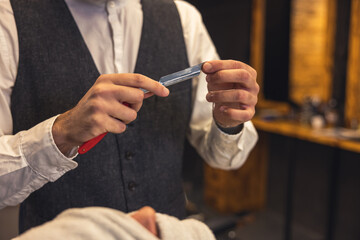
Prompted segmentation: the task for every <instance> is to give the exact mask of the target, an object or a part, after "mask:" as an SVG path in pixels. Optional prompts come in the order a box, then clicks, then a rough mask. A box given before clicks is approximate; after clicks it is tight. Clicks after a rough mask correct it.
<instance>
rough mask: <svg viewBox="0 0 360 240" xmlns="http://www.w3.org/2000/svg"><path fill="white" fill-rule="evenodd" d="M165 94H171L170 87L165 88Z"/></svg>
mask: <svg viewBox="0 0 360 240" xmlns="http://www.w3.org/2000/svg"><path fill="white" fill-rule="evenodd" d="M163 92H164V94H165V95H166V96H167V95H169V94H170V91H169V89H168V88H166V87H164V90H163Z"/></svg>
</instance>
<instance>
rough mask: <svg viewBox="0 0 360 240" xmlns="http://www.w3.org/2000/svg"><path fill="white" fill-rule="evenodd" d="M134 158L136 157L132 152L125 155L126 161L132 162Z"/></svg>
mask: <svg viewBox="0 0 360 240" xmlns="http://www.w3.org/2000/svg"><path fill="white" fill-rule="evenodd" d="M133 157H134V153H132V152H126V153H125V159H126V160H131V159H133Z"/></svg>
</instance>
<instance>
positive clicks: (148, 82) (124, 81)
mask: <svg viewBox="0 0 360 240" xmlns="http://www.w3.org/2000/svg"><path fill="white" fill-rule="evenodd" d="M105 77H107V78H108V79H109V80H111V81H112V82H113V83H114V84H117V85H122V86H129V87H136V88H143V89H145V90H148V91H149V92H152V93H154V94H155V95H158V96H160V97H167V96H168V95H169V89H167V88H166V87H164V86H163V85H161V84H160V83H159V82H157V81H155V80H153V79H151V78H148V77H146V76H144V75H141V74H131V73H122V74H109V75H107V76H105Z"/></svg>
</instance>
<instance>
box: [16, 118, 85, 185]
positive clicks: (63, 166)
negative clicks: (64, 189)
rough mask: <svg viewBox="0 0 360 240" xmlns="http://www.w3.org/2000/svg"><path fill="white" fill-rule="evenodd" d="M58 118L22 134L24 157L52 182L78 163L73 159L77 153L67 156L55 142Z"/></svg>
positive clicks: (38, 172) (32, 167) (32, 166)
mask: <svg viewBox="0 0 360 240" xmlns="http://www.w3.org/2000/svg"><path fill="white" fill-rule="evenodd" d="M56 118H57V116H55V117H53V118H50V119H48V120H46V121H44V122H41V123H39V124H38V125H36V126H35V127H33V128H31V129H29V130H27V131H22V132H21V134H20V148H21V149H20V151H21V155H22V157H23V158H24V159H25V160H26V162H27V163H28V165H29V167H30V168H31V169H32V170H33V171H35V172H36V173H37V174H39V175H41V176H42V177H44V178H46V179H47V180H49V181H51V182H53V181H55V180H57V179H58V178H60V177H61V176H62V175H64V174H65V173H66V172H68V171H70V170H72V169H74V168H76V167H77V165H78V164H77V163H76V162H75V161H73V159H74V158H75V157H76V156H77V154H73V156H72V157H66V156H65V155H63V154H62V153H61V152H60V150H59V149H58V148H57V146H56V144H55V142H54V139H53V137H52V126H53V124H54V122H55V119H56Z"/></svg>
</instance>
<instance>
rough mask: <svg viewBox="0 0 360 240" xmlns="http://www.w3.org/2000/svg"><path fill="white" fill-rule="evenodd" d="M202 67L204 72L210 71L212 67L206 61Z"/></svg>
mask: <svg viewBox="0 0 360 240" xmlns="http://www.w3.org/2000/svg"><path fill="white" fill-rule="evenodd" d="M203 69H204V70H205V71H206V72H210V71H211V69H212V65H211V64H210V63H208V62H206V63H204V66H203Z"/></svg>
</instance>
